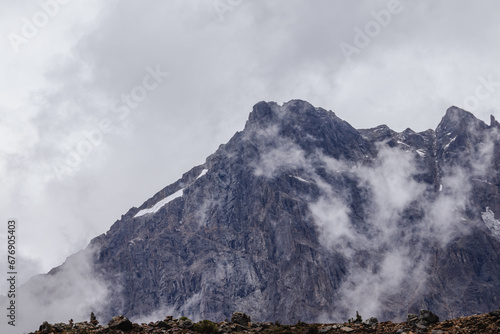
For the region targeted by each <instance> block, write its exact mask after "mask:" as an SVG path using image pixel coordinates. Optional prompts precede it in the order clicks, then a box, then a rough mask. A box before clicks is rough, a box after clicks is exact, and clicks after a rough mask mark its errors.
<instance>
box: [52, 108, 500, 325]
mask: <svg viewBox="0 0 500 334" xmlns="http://www.w3.org/2000/svg"><path fill="white" fill-rule="evenodd" d="M498 128H499V125H498V123H497V122H496V121H495V120H494V119H492V124H491V125H490V126H488V125H486V124H485V123H484V122H482V121H480V120H478V119H476V118H475V117H474V116H473V115H472V114H470V113H468V112H466V111H464V110H461V109H458V108H456V107H451V108H450V109H448V111H447V112H446V115H445V116H444V118H443V119H442V121H441V123H440V124H439V126H438V127H437V129H436V130H435V131H434V130H428V131H425V132H421V133H415V132H414V131H412V130H410V129H407V130H405V131H403V132H401V133H397V132H394V131H392V130H390V129H389V128H388V127H386V126H379V127H377V128H373V129H365V130H356V129H354V128H353V127H352V126H350V125H349V124H348V123H346V122H345V121H343V120H341V119H339V118H338V117H336V116H335V114H334V113H333V112H331V111H326V110H324V109H321V108H315V107H313V106H312V105H310V104H309V103H307V102H304V101H300V100H293V101H290V102H288V103H285V104H284V105H283V106H279V105H278V104H276V103H272V102H270V103H267V102H260V103H258V104H256V105H255V106H254V108H253V111H252V112H251V113H250V116H249V120H248V121H247V124H246V126H245V128H244V130H243V131H241V132H238V133H236V134H235V135H234V137H233V138H232V139H231V140H230V141H229V142H228V143H227V144H225V145H221V146H220V148H219V149H218V150H217V151H216V152H215V153H214V154H213V155H211V156H209V157H208V158H207V160H206V162H205V163H204V164H203V165H201V166H197V167H194V168H193V169H191V170H190V171H189V172H187V173H185V174H184V175H183V176H182V178H181V179H179V180H178V181H177V182H175V183H173V184H171V185H169V186H167V187H166V188H164V189H162V190H161V191H159V192H158V193H157V194H155V195H154V196H153V197H152V198H150V199H149V200H147V201H146V202H145V203H144V204H142V205H141V206H140V207H139V208H132V209H130V210H129V211H128V212H127V213H126V214H125V215H124V216H122V218H121V219H120V220H119V221H117V222H116V223H115V224H114V225H113V226H112V227H111V229H110V230H109V231H108V232H107V233H106V234H104V235H101V236H99V237H97V238H95V239H94V240H93V241H92V242H91V245H90V246H89V250H88V252H89V253H90V249H92V250H95V252H94V251H93V252H92V256H93V258H92V259H93V260H92V263H93V266H94V270H95V272H96V273H97V274H98V276H99V277H100V278H102V280H103V281H105V282H107V283H108V284H110V285H112V286H113V287H114V288H113V289H110V291H111V292H110V294H109V296H108V303H107V305H105V306H103V307H102V309H101V310H100V312H99V314H100V317H102V318H106V317H107V316H111V315H115V314H124V315H126V316H128V317H139V316H143V315H147V314H150V313H153V312H155V311H158V310H161V311H165V312H170V313H173V314H178V315H186V316H190V317H193V318H207V319H212V320H216V321H218V320H223V319H224V318H228V317H230V314H231V313H232V312H233V311H235V310H239V311H243V312H246V313H248V314H251V315H252V318H253V319H255V320H257V321H267V320H270V321H275V320H279V321H282V322H287V323H293V322H296V321H299V320H301V321H310V322H311V321H318V320H321V321H326V320H337V321H340V320H345V319H347V318H348V317H351V316H352V315H353V314H354V312H355V311H356V310H359V311H360V312H361V313H362V314H363V315H366V316H378V317H379V319H398V318H401V317H403V316H406V314H407V313H408V312H416V311H417V310H418V309H419V308H428V309H431V310H433V311H434V312H435V313H437V314H438V315H439V316H440V317H442V318H447V317H453V316H460V315H467V314H472V313H481V312H486V311H489V310H492V309H496V308H497V307H498V304H499V302H500V240H499V234H498V233H497V232H495V228H497V227H498V226H500V223H499V222H498V221H497V220H496V218H495V214H497V213H498V214H500V196H499V194H498V186H499V185H500V179H499V171H500V149H499V146H498V145H499V137H498V135H497V132H498ZM497 217H498V216H497ZM495 233H496V234H495ZM50 275H57V272H54V273H52V274H49V276H50Z"/></svg>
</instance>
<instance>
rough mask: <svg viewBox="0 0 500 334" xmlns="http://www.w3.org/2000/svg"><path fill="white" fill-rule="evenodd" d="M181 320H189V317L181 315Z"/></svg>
mask: <svg viewBox="0 0 500 334" xmlns="http://www.w3.org/2000/svg"><path fill="white" fill-rule="evenodd" d="M179 320H182V321H186V320H189V318H188V317H180V318H179Z"/></svg>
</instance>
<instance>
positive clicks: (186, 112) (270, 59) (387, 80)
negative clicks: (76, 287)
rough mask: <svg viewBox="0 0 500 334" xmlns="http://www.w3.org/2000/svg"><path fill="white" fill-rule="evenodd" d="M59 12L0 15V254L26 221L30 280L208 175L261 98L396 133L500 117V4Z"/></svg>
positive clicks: (167, 4)
mask: <svg viewBox="0 0 500 334" xmlns="http://www.w3.org/2000/svg"><path fill="white" fill-rule="evenodd" d="M58 1H59V2H57V1H56V0H41V1H40V2H38V1H25V0H24V1H23V0H17V1H9V2H7V1H3V2H1V3H0V78H1V80H0V115H1V117H0V133H1V136H0V173H1V177H2V185H1V188H0V189H1V190H0V208H1V210H0V212H1V222H2V223H1V224H0V226H4V227H3V228H0V238H1V240H0V246H1V248H0V252H5V251H4V249H6V246H5V243H6V241H5V240H6V230H7V228H6V226H7V219H8V218H10V217H15V218H17V219H18V220H19V225H20V227H19V243H18V246H19V254H20V256H21V259H20V261H21V262H20V266H21V269H20V275H21V279H22V280H23V281H24V280H26V279H28V278H29V276H31V275H33V274H35V273H40V272H47V271H48V270H50V268H52V267H54V266H56V265H59V264H61V263H62V262H63V261H64V259H65V258H66V257H67V256H69V255H70V254H72V253H74V252H76V251H78V250H79V249H81V248H83V247H85V246H86V245H87V244H88V242H89V241H90V239H91V238H93V237H94V236H97V235H99V234H101V233H104V232H106V231H107V230H108V229H109V227H110V226H111V224H113V222H115V221H116V220H117V219H119V217H120V215H121V214H123V213H125V212H126V211H127V210H128V209H129V208H130V207H132V206H139V205H141V204H142V203H143V202H144V201H145V200H146V199H148V198H149V197H151V196H152V195H153V194H154V193H155V192H156V191H158V190H160V189H161V188H163V187H164V186H166V185H168V184H169V183H171V182H173V181H175V180H176V179H177V178H179V177H180V175H181V174H182V173H183V172H185V171H187V170H188V169H190V168H191V167H193V166H194V165H197V164H201V163H203V162H204V160H205V158H206V156H208V155H209V154H211V153H212V152H214V151H215V150H216V149H217V147H218V146H219V145H220V144H222V143H225V142H226V141H227V140H228V139H229V138H230V137H231V136H232V135H233V134H234V133H235V132H236V131H238V130H241V129H242V128H243V126H244V123H245V121H246V118H247V116H248V113H249V112H250V111H251V108H252V106H253V105H254V104H255V103H257V102H258V101H261V100H266V101H276V102H278V103H280V104H281V103H283V102H286V101H288V100H290V99H304V100H307V101H309V102H311V103H312V104H313V105H315V106H320V107H323V108H325V109H329V110H332V111H334V112H335V113H336V114H337V116H339V117H341V118H343V119H344V120H346V121H348V122H349V123H351V124H352V125H353V126H354V127H357V128H366V127H374V126H377V125H380V124H383V123H385V124H387V125H389V126H390V127H391V128H393V129H394V130H397V131H402V130H404V129H405V128H407V127H411V128H413V129H414V130H417V131H423V130H426V129H428V128H435V127H436V126H437V124H438V123H439V120H440V119H441V117H442V116H443V115H444V112H445V110H446V109H447V108H448V107H449V106H451V105H457V106H459V107H463V108H465V109H468V110H470V111H472V112H474V113H475V114H476V116H478V117H479V118H481V119H483V120H486V121H488V118H489V115H490V114H493V115H496V116H497V118H500V113H499V106H500V68H499V66H498V59H500V45H499V41H500V21H499V20H498V15H499V14H500V2H498V1H495V0H491V1H484V0H483V1H474V2H472V1H464V0H461V1H457V0H453V1H452V0H447V1H431V0H423V1H413V2H409V1H405V0H401V1H400V2H399V3H398V2H395V1H394V0H391V1H387V0H381V1H374V0H370V1H352V0H349V1H347V0H346V1H322V0H308V1H305V0H304V1H298V0H276V1H263V0H178V1H174V0H169V1H160V0H150V1H139V0H129V1H117V0H114V1H97V0H72V1H69V0H64V1H63V0H58ZM41 4H47V5H46V6H43V5H41ZM377 20H378V21H377ZM167 72H168V75H167V74H166V73H167ZM127 96H128V97H127ZM122 98H123V99H122ZM101 134H102V135H101ZM4 258H5V257H4V256H0V259H1V260H0V265H1V266H2V267H4V266H5V259H4ZM5 286H6V283H4V282H2V283H1V284H0V288H1V289H2V291H3V290H4V287H5Z"/></svg>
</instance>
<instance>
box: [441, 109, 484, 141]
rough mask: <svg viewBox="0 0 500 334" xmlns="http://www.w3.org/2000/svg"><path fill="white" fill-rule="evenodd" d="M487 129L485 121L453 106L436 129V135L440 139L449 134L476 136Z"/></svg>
mask: <svg viewBox="0 0 500 334" xmlns="http://www.w3.org/2000/svg"><path fill="white" fill-rule="evenodd" d="M487 127H488V126H487V125H486V124H485V123H484V122H483V121H481V120H479V119H477V118H476V117H475V116H474V115H473V114H472V113H470V112H468V111H465V110H463V109H460V108H458V107H455V106H452V107H450V108H448V110H446V114H445V115H444V117H443V118H442V119H441V122H440V123H439V125H438V127H437V128H436V135H437V137H438V138H440V137H443V136H446V135H447V134H451V135H474V134H477V133H479V132H481V131H483V130H485V129H486V128H487Z"/></svg>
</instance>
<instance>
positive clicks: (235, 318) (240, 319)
mask: <svg viewBox="0 0 500 334" xmlns="http://www.w3.org/2000/svg"><path fill="white" fill-rule="evenodd" d="M250 321H251V320H250V316H248V315H246V314H245V313H243V312H234V313H233V315H232V316H231V322H232V323H233V324H238V325H241V326H245V327H248V323H249V322H250Z"/></svg>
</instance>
